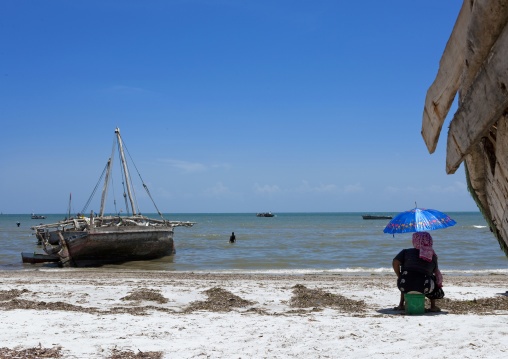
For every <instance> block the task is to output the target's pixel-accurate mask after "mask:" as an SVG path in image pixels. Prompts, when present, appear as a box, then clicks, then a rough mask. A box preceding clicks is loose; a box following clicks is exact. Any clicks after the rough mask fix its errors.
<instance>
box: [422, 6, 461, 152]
mask: <svg viewBox="0 0 508 359" xmlns="http://www.w3.org/2000/svg"><path fill="white" fill-rule="evenodd" d="M470 15H471V5H470V3H469V1H464V4H463V5H462V8H461V9H460V13H459V16H458V18H457V21H456V23H455V26H454V27H453V31H452V34H451V36H450V39H449V40H448V43H447V44H446V47H445V50H444V54H443V56H442V57H441V61H439V70H438V73H437V76H436V79H435V80H434V83H433V84H432V86H431V87H430V88H429V90H428V91H427V96H426V98H425V107H424V110H423V121H422V136H423V139H424V141H425V144H426V145H427V149H428V150H429V153H434V151H435V150H436V146H437V142H438V140H439V134H440V133H441V128H442V127H443V123H444V121H445V119H446V115H447V114H448V111H450V107H451V105H452V103H453V99H454V98H455V95H456V93H457V91H458V89H459V84H460V76H461V74H462V67H463V64H464V48H465V47H466V31H467V26H468V23H469V18H470Z"/></svg>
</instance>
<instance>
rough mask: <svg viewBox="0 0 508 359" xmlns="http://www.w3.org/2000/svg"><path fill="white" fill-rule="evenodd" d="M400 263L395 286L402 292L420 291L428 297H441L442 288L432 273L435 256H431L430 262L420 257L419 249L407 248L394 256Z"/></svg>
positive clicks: (442, 293) (435, 260)
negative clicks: (398, 275) (400, 266)
mask: <svg viewBox="0 0 508 359" xmlns="http://www.w3.org/2000/svg"><path fill="white" fill-rule="evenodd" d="M394 259H396V260H398V261H399V262H400V263H401V265H402V268H401V272H400V277H399V278H398V279H397V287H398V288H399V290H400V291H401V292H402V293H408V292H412V291H415V292H420V293H423V294H425V296H426V297H427V298H429V299H441V298H443V297H444V292H443V290H442V289H441V288H440V287H438V285H437V280H436V277H435V276H434V273H435V272H436V270H437V257H436V256H435V255H434V256H432V262H427V261H426V260H424V259H421V258H420V250H419V249H416V248H408V249H403V250H402V251H400V253H399V254H397V255H396V256H395V258H394Z"/></svg>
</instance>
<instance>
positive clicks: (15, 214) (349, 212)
mask: <svg viewBox="0 0 508 359" xmlns="http://www.w3.org/2000/svg"><path fill="white" fill-rule="evenodd" d="M421 208H423V207H421ZM269 212H271V213H272V214H274V215H278V214H359V215H362V214H371V215H372V214H374V215H375V214H398V213H402V212H403V211H400V212H398V211H333V212H329V211H322V212H320V211H310V212H301V211H295V212H292V211H281V212H274V211H269ZM442 212H446V213H480V211H479V210H477V211H446V210H444V211H442ZM32 213H35V214H36V215H45V216H60V215H62V216H66V215H68V213H48V212H27V213H4V212H2V213H1V214H0V215H4V216H5V215H9V216H24V215H31V214H32ZM78 213H79V212H78ZM78 213H75V214H71V215H76V214H78ZM94 213H95V212H94ZM161 213H162V214H163V215H165V214H169V215H173V214H178V215H182V214H183V215H187V214H191V215H194V214H204V215H207V214H227V215H230V214H248V215H251V214H257V213H268V212H161ZM79 214H83V213H79ZM106 215H117V213H115V214H113V213H109V212H108V213H107V214H106ZM120 215H122V216H126V215H131V214H128V213H124V212H122V213H120ZM141 215H158V213H157V212H143V213H141Z"/></svg>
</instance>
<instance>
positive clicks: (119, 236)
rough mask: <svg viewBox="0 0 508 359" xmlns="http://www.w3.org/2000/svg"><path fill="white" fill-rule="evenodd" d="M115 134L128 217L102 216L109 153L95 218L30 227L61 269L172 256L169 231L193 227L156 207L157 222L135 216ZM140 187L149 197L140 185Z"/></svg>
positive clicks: (120, 143)
mask: <svg viewBox="0 0 508 359" xmlns="http://www.w3.org/2000/svg"><path fill="white" fill-rule="evenodd" d="M115 134H116V140H117V141H118V149H119V152H120V157H121V162H122V169H123V176H124V178H125V183H126V188H127V194H126V195H125V198H127V196H128V199H129V202H130V204H131V210H132V215H131V216H105V215H104V207H105V203H106V198H107V192H108V186H109V181H110V176H111V173H110V172H111V167H112V162H113V157H114V151H113V154H112V156H111V158H110V159H109V160H108V163H107V166H106V175H105V181H104V187H103V191H102V198H101V207H100V213H99V214H98V216H95V215H94V213H93V211H92V212H91V214H90V217H85V216H83V215H79V216H77V218H71V219H67V220H63V221H59V222H57V223H52V224H45V225H39V226H34V227H32V229H34V230H35V231H36V232H35V235H36V237H37V239H38V240H39V241H40V242H41V243H42V244H43V245H44V251H45V252H46V253H47V254H48V255H53V256H54V255H58V257H59V258H60V262H61V264H62V265H63V266H89V265H98V264H99V265H100V264H106V263H115V262H125V261H134V260H148V259H154V258H160V257H164V256H167V255H171V254H174V253H175V245H174V241H173V233H174V231H173V229H174V228H175V227H178V226H186V227H190V226H192V225H193V224H194V223H193V222H181V221H168V220H166V219H164V218H163V216H162V214H161V213H160V211H159V210H158V209H157V206H155V208H156V209H157V212H158V213H159V215H160V217H161V219H160V220H159V219H152V218H148V217H145V216H143V215H141V214H139V213H138V212H139V210H138V211H136V206H135V197H133V195H132V189H131V183H130V178H129V170H128V168H127V163H126V161H125V155H124V151H123V144H122V138H121V136H120V130H119V129H118V127H117V128H116V130H115ZM113 148H115V146H113ZM143 187H144V188H145V189H146V191H147V193H148V195H149V197H150V198H152V197H151V195H150V192H149V191H148V188H147V187H146V185H145V184H144V183H143ZM92 195H93V194H92ZM152 201H153V200H152ZM154 205H155V203H154Z"/></svg>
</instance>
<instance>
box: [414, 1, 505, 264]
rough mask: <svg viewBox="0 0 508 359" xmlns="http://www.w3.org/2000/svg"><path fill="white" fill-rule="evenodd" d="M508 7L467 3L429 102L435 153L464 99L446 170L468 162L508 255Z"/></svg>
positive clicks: (471, 184) (478, 196) (425, 125)
mask: <svg viewBox="0 0 508 359" xmlns="http://www.w3.org/2000/svg"><path fill="white" fill-rule="evenodd" d="M507 59H508V3H507V1H506V0H465V1H464V3H463V5H462V8H461V10H460V13H459V15H458V17H457V21H456V22H455V26H454V28H453V31H452V33H451V35H450V38H449V40H448V43H447V44H446V48H445V50H444V53H443V55H442V57H441V60H440V62H439V71H438V73H437V76H436V79H435V80H434V82H433V84H432V86H431V87H430V88H429V90H428V92H427V96H426V98H425V108H424V112H423V121H422V136H423V139H424V140H425V143H426V145H427V148H428V150H429V152H430V153H433V152H434V151H435V149H436V146H437V142H438V139H439V135H440V133H441V128H442V126H443V123H444V121H445V119H446V117H447V115H448V112H449V110H450V107H451V105H452V103H453V101H454V99H455V96H456V94H457V93H458V95H459V101H458V109H457V111H456V112H455V114H454V116H453V119H452V121H451V122H450V126H449V130H448V140H447V141H448V142H447V153H446V172H447V173H448V174H453V173H455V171H456V170H457V169H458V168H459V166H460V164H461V163H464V168H465V171H466V180H467V186H468V189H469V192H470V193H471V195H472V196H473V198H474V200H475V202H476V204H477V205H478V208H479V209H480V211H481V213H482V214H483V216H484V218H485V220H486V221H487V223H488V225H489V227H490V230H491V231H492V232H493V234H494V236H495V237H496V238H497V240H498V241H499V244H500V246H501V248H502V249H503V250H504V252H505V254H506V255H507V256H508V66H507Z"/></svg>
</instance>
